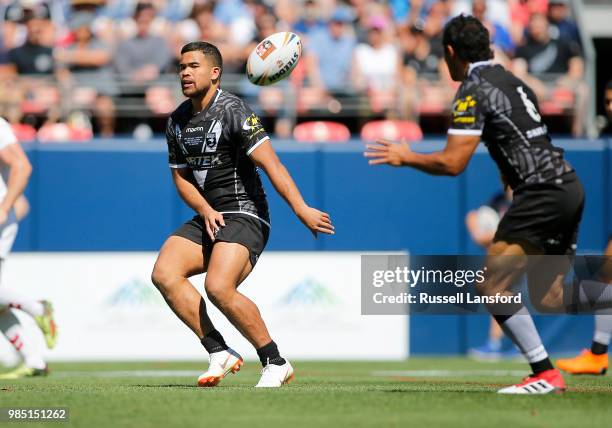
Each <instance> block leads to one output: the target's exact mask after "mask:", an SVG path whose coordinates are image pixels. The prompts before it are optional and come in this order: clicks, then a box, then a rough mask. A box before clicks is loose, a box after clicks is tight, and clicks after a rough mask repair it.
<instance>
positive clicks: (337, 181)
mask: <svg viewBox="0 0 612 428" xmlns="http://www.w3.org/2000/svg"><path fill="white" fill-rule="evenodd" d="M555 143H556V144H557V145H559V146H561V147H563V148H564V149H565V151H566V157H567V159H568V160H569V161H570V162H571V163H572V165H573V166H574V167H575V169H576V170H577V172H578V175H579V176H580V179H581V180H582V182H583V185H584V187H585V190H586V195H587V199H586V207H585V213H584V217H583V218H584V220H583V222H582V225H581V230H580V238H579V248H580V252H581V253H587V254H588V253H600V252H601V251H602V249H603V248H604V246H605V244H606V243H607V239H608V236H609V235H610V233H612V198H610V194H611V191H612V173H611V171H612V153H611V152H612V141H608V140H590V141H587V140H555ZM274 145H275V147H276V149H277V151H278V153H279V156H280V158H281V160H282V161H283V163H284V164H285V165H286V167H287V168H288V170H289V171H290V172H291V174H292V176H293V178H294V179H295V181H296V183H297V184H298V186H299V188H300V190H301V191H302V193H303V195H304V198H305V199H306V201H307V202H308V203H309V204H311V205H313V206H315V207H317V208H320V209H322V210H325V211H327V212H329V213H330V214H331V216H332V219H333V222H334V224H335V226H336V231H337V233H336V234H335V235H334V236H333V237H319V239H317V240H315V239H313V238H312V236H311V235H310V233H309V232H308V231H307V230H306V229H305V228H304V227H303V226H302V225H301V224H300V223H299V221H298V220H297V219H296V218H295V216H294V215H293V214H292V212H291V210H290V209H289V208H288V207H287V205H286V204H285V203H284V201H283V200H282V199H281V198H280V197H279V196H278V195H277V194H276V192H275V191H274V189H273V188H272V186H271V184H270V183H269V181H268V180H267V178H266V177H265V174H262V176H263V179H264V185H265V187H266V191H267V194H268V197H269V202H270V210H271V216H272V233H271V236H270V241H269V243H268V247H267V249H268V250H272V251H297V250H300V251H304V250H321V251H361V252H367V251H397V250H407V251H409V252H411V253H413V254H479V253H480V251H481V250H480V249H479V248H478V247H476V246H475V245H474V244H473V243H472V242H471V241H470V239H469V237H468V235H467V232H466V229H465V220H464V219H465V215H466V213H467V211H469V210H470V209H474V208H477V207H478V206H480V205H482V204H484V203H486V202H487V200H488V199H489V198H490V197H491V196H492V195H493V194H494V193H496V192H498V191H500V189H501V185H500V181H499V175H498V172H497V169H496V168H495V165H494V164H493V162H492V161H491V159H490V158H489V156H488V154H487V152H486V149H485V148H484V147H479V149H478V150H477V152H476V154H475V155H474V158H473V159H472V161H471V162H470V165H469V166H468V168H467V170H466V171H465V172H464V173H463V174H462V175H461V176H459V177H457V178H449V177H432V176H428V175H426V174H423V173H421V172H419V171H415V170H412V169H408V168H391V167H386V166H383V167H371V166H368V164H367V161H366V160H365V159H364V157H363V154H362V150H363V143H362V142H361V141H357V140H355V141H351V142H349V143H347V144H340V145H337V144H336V145H332V144H327V145H326V144H304V143H297V142H295V141H277V142H275V143H274ZM442 146H443V141H442V140H431V141H426V142H420V143H415V144H414V145H413V148H414V149H416V150H419V151H431V150H436V149H439V148H441V147H442ZM25 147H26V150H27V152H28V155H29V157H30V159H31V161H32V164H33V166H34V173H33V176H32V180H31V183H30V185H29V187H28V190H27V194H28V197H29V199H30V202H31V205H32V212H31V214H30V216H29V217H28V218H26V219H25V220H24V221H23V223H22V225H21V230H20V234H19V237H18V239H17V242H16V243H15V250H16V251H155V250H157V249H158V248H159V247H160V245H161V244H162V242H163V241H164V239H165V238H166V237H167V235H168V234H170V233H171V232H172V231H173V230H174V229H175V228H177V227H178V226H179V225H180V224H182V223H183V222H184V221H185V220H186V219H188V218H190V217H191V216H192V215H193V213H192V212H191V211H190V210H189V209H188V208H187V207H186V206H185V205H184V204H183V203H182V202H181V200H180V199H179V198H178V196H177V195H176V191H175V189H174V187H173V184H172V181H171V178H170V172H169V169H168V166H167V160H166V148H165V144H164V142H163V141H162V140H161V139H160V140H153V141H148V142H136V141H133V140H129V139H114V140H105V141H103V140H100V141H94V142H91V143H87V144H78V143H64V144H39V143H31V144H26V145H25ZM537 323H538V325H539V326H540V328H541V331H542V336H543V339H544V340H545V341H547V342H549V348H550V349H551V350H552V351H553V352H555V351H556V352H570V351H573V350H575V349H577V348H580V347H581V346H586V345H587V344H588V343H589V340H590V335H591V331H592V317H537ZM487 328H488V320H487V318H486V317H481V316H479V317H458V316H444V317H441V316H429V317H427V316H415V317H412V318H411V320H410V350H411V353H413V354H419V353H420V354H441V353H442V354H457V353H463V352H464V351H465V350H466V349H467V348H468V347H470V346H473V345H476V344H478V343H479V342H482V340H484V338H485V337H486V332H487ZM561 332H563V333H564V334H563V335H562V334H560V333H561Z"/></svg>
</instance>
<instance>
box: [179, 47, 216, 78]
mask: <svg viewBox="0 0 612 428" xmlns="http://www.w3.org/2000/svg"><path fill="white" fill-rule="evenodd" d="M194 51H200V52H202V53H203V54H204V56H205V57H206V58H208V59H209V60H210V61H211V62H212V65H213V66H214V67H219V68H220V69H221V73H219V76H221V74H222V73H223V58H222V57H221V52H219V48H217V47H216V46H215V45H213V44H212V43H208V42H202V41H197V42H191V43H187V44H186V45H185V46H183V48H182V49H181V55H182V54H184V53H186V52H194Z"/></svg>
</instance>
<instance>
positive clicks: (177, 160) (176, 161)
mask: <svg viewBox="0 0 612 428" xmlns="http://www.w3.org/2000/svg"><path fill="white" fill-rule="evenodd" d="M177 138H178V137H177V135H176V130H175V126H174V121H173V120H172V117H169V118H168V123H167V124H166V142H167V143H168V164H169V166H170V168H186V167H187V166H188V165H187V159H185V155H184V154H183V152H182V151H181V148H180V147H179V144H178V141H177Z"/></svg>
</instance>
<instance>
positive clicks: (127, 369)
mask: <svg viewBox="0 0 612 428" xmlns="http://www.w3.org/2000/svg"><path fill="white" fill-rule="evenodd" d="M203 367H204V364H197V363H63V364H60V363H56V364H53V365H52V366H51V369H52V371H53V373H52V375H50V376H49V377H47V378H36V379H24V380H19V381H10V382H6V381H2V382H4V383H2V384H0V407H10V406H21V407H39V406H57V407H60V406H63V407H68V408H69V410H70V422H69V425H70V426H78V427H89V428H90V427H154V426H155V427H157V426H164V427H166V426H180V427H192V426H202V427H215V426H222V427H234V426H235V427H249V428H253V427H266V428H270V427H290V428H298V427H328V426H329V427H351V428H356V427H372V426H375V427H405V426H413V427H438V426H452V427H468V426H469V427H478V426H486V427H522V426H525V427H565V426H567V427H570V426H571V427H576V426H584V425H585V424H588V425H589V426H610V424H611V423H612V422H611V421H612V378H611V377H609V376H605V377H569V376H567V377H566V380H567V383H568V387H569V391H568V392H567V393H565V394H563V395H547V396H539V397H534V396H529V397H519V396H510V397H509V396H500V395H497V394H495V393H494V392H495V390H496V388H497V387H499V386H502V385H505V384H509V383H514V382H515V381H517V380H518V379H520V377H521V375H522V374H525V373H526V369H527V367H528V366H527V365H526V364H524V363H518V362H504V363H478V362H473V361H469V360H466V359H459V358H452V359H451V358H449V359H443V358H413V359H410V360H409V361H406V362H392V363H389V362H372V363H365V362H299V361H298V362H294V367H295V368H296V375H297V377H296V380H295V381H294V382H293V383H292V384H290V385H289V386H288V387H286V388H282V389H279V390H255V389H254V388H252V386H253V385H254V384H255V383H256V381H257V380H258V376H259V363H256V362H254V361H252V362H247V363H246V364H245V366H244V367H243V370H242V371H241V372H240V373H238V374H237V375H230V376H228V377H227V378H226V379H225V380H224V382H223V383H222V384H221V385H220V386H219V387H217V388H213V389H205V388H198V387H196V386H195V379H196V378H197V375H198V374H199V372H200V371H201V370H202V369H203ZM0 425H5V424H2V423H0ZM25 425H27V426H33V425H34V424H25ZM52 425H57V424H52ZM64 425H65V424H64ZM40 426H49V424H48V423H45V424H40Z"/></svg>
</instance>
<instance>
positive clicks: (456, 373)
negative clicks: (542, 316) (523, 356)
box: [51, 370, 526, 378]
mask: <svg viewBox="0 0 612 428" xmlns="http://www.w3.org/2000/svg"><path fill="white" fill-rule="evenodd" d="M201 374H202V371H201V370H200V371H197V370H100V371H97V370H90V371H61V370H60V371H53V372H52V374H51V375H52V376H53V377H83V376H89V377H100V378H105V377H106V378H115V377H158V378H164V377H196V378H197V377H198V376H199V375H201ZM525 374H526V371H525V370H378V371H373V372H371V373H370V375H372V376H389V377H396V376H401V377H472V376H494V377H503V376H519V377H520V376H525Z"/></svg>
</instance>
